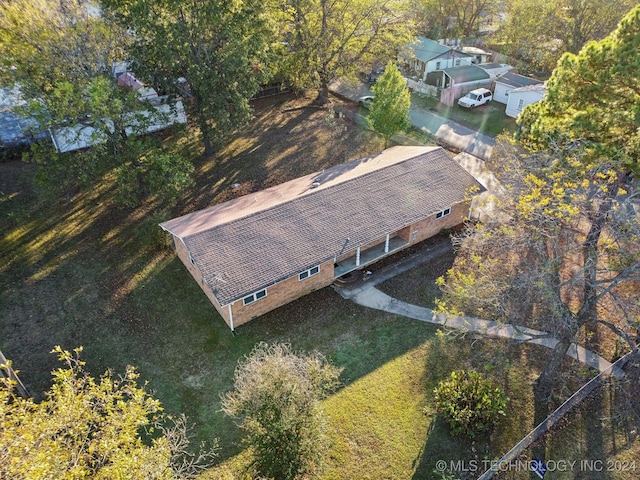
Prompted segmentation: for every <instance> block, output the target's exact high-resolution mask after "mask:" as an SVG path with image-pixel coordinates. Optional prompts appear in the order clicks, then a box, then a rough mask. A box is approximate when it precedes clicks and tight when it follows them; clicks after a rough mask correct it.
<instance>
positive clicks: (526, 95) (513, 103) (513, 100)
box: [505, 83, 547, 118]
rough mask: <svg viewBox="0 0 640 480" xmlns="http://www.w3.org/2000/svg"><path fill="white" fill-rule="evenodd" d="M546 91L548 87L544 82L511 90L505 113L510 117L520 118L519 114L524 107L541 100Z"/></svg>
mask: <svg viewBox="0 0 640 480" xmlns="http://www.w3.org/2000/svg"><path fill="white" fill-rule="evenodd" d="M546 93H547V87H545V85H544V84H542V83H540V84H536V85H529V86H527V87H520V88H514V89H513V90H511V92H509V100H508V102H507V108H506V110H505V113H506V114H507V115H508V116H510V117H513V118H518V115H520V112H522V110H523V109H524V107H526V106H527V105H531V104H532V103H536V102H539V101H540V100H542V99H543V98H544V96H545V94H546Z"/></svg>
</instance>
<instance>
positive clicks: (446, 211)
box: [436, 207, 451, 218]
mask: <svg viewBox="0 0 640 480" xmlns="http://www.w3.org/2000/svg"><path fill="white" fill-rule="evenodd" d="M450 213H451V207H448V208H445V209H444V210H442V211H440V212H438V213H436V218H442V217H446V216H447V215H449V214H450Z"/></svg>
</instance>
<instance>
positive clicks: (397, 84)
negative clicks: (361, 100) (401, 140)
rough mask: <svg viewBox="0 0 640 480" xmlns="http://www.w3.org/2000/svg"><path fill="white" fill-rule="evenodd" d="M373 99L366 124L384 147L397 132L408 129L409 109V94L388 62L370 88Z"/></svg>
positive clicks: (403, 82) (405, 84)
mask: <svg viewBox="0 0 640 480" xmlns="http://www.w3.org/2000/svg"><path fill="white" fill-rule="evenodd" d="M372 90H373V93H374V94H375V97H374V99H373V103H372V104H371V107H370V109H369V115H367V122H368V123H369V125H370V126H371V128H373V129H374V130H375V131H376V132H378V133H380V134H381V135H382V136H383V137H384V147H385V148H387V147H388V146H389V139H390V138H391V137H392V136H393V135H394V134H396V133H397V132H400V131H403V130H407V129H408V128H409V125H410V124H409V107H410V106H411V94H410V93H409V89H408V88H407V81H406V80H405V79H404V77H403V76H402V74H401V73H400V71H399V70H398V69H397V68H396V66H395V65H394V64H393V63H392V62H389V63H388V64H387V67H386V68H385V70H384V73H383V74H382V75H381V76H380V78H379V79H378V81H377V82H376V84H375V85H374V86H373V88H372Z"/></svg>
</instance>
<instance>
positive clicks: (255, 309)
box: [227, 259, 333, 327]
mask: <svg viewBox="0 0 640 480" xmlns="http://www.w3.org/2000/svg"><path fill="white" fill-rule="evenodd" d="M332 283H333V259H331V260H329V261H327V262H324V263H323V264H321V265H320V272H319V273H318V274H317V275H313V276H312V277H307V278H305V279H304V280H298V275H297V274H296V275H295V276H293V277H291V278H287V279H286V280H283V281H281V282H278V283H276V284H275V285H271V286H269V287H267V296H266V297H264V298H261V299H260V300H256V301H255V302H253V303H250V304H249V305H243V302H242V299H240V300H238V301H236V302H234V303H233V304H232V307H231V310H232V312H233V325H234V327H237V326H238V325H242V324H243V323H247V322H248V321H249V320H252V319H254V318H255V317H258V316H260V315H264V314H265V313H267V312H270V311H271V310H274V309H276V308H278V307H280V306H282V305H285V304H287V303H289V302H291V301H293V300H295V299H297V298H300V297H302V296H304V295H307V294H308V293H311V292H313V291H314V290H318V289H320V288H324V287H326V286H328V285H331V284H332ZM227 323H228V322H227Z"/></svg>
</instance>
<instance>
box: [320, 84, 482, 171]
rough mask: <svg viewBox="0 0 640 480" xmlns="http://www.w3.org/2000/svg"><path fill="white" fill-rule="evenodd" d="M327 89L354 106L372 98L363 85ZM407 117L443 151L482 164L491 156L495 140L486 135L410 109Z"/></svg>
mask: <svg viewBox="0 0 640 480" xmlns="http://www.w3.org/2000/svg"><path fill="white" fill-rule="evenodd" d="M330 89H331V91H332V92H335V93H337V94H338V95H340V96H342V97H345V98H349V99H351V100H353V101H356V102H357V101H358V99H359V98H360V97H363V96H365V95H372V93H371V90H369V88H368V87H367V86H366V85H363V84H357V85H349V84H347V83H344V82H340V81H336V82H334V83H332V84H331V86H330ZM409 117H410V119H411V125H412V126H414V127H416V128H418V129H420V130H422V131H424V132H427V133H430V134H431V135H433V136H434V137H435V138H436V139H437V140H438V142H439V143H441V144H442V145H443V146H444V147H449V148H450V149H453V150H456V151H460V152H467V153H470V154H471V155H474V156H475V157H478V158H480V159H482V160H487V159H488V158H489V157H490V156H491V152H492V150H493V147H494V145H495V140H494V139H493V138H491V137H489V136H487V135H483V134H482V133H479V132H476V131H474V130H471V129H470V128H467V127H465V126H464V125H461V124H459V123H457V122H454V121H452V120H449V119H448V118H445V117H441V116H440V115H436V114H435V113H433V112H431V111H429V110H425V109H422V108H416V107H414V106H413V105H412V106H411V107H410V109H409Z"/></svg>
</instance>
